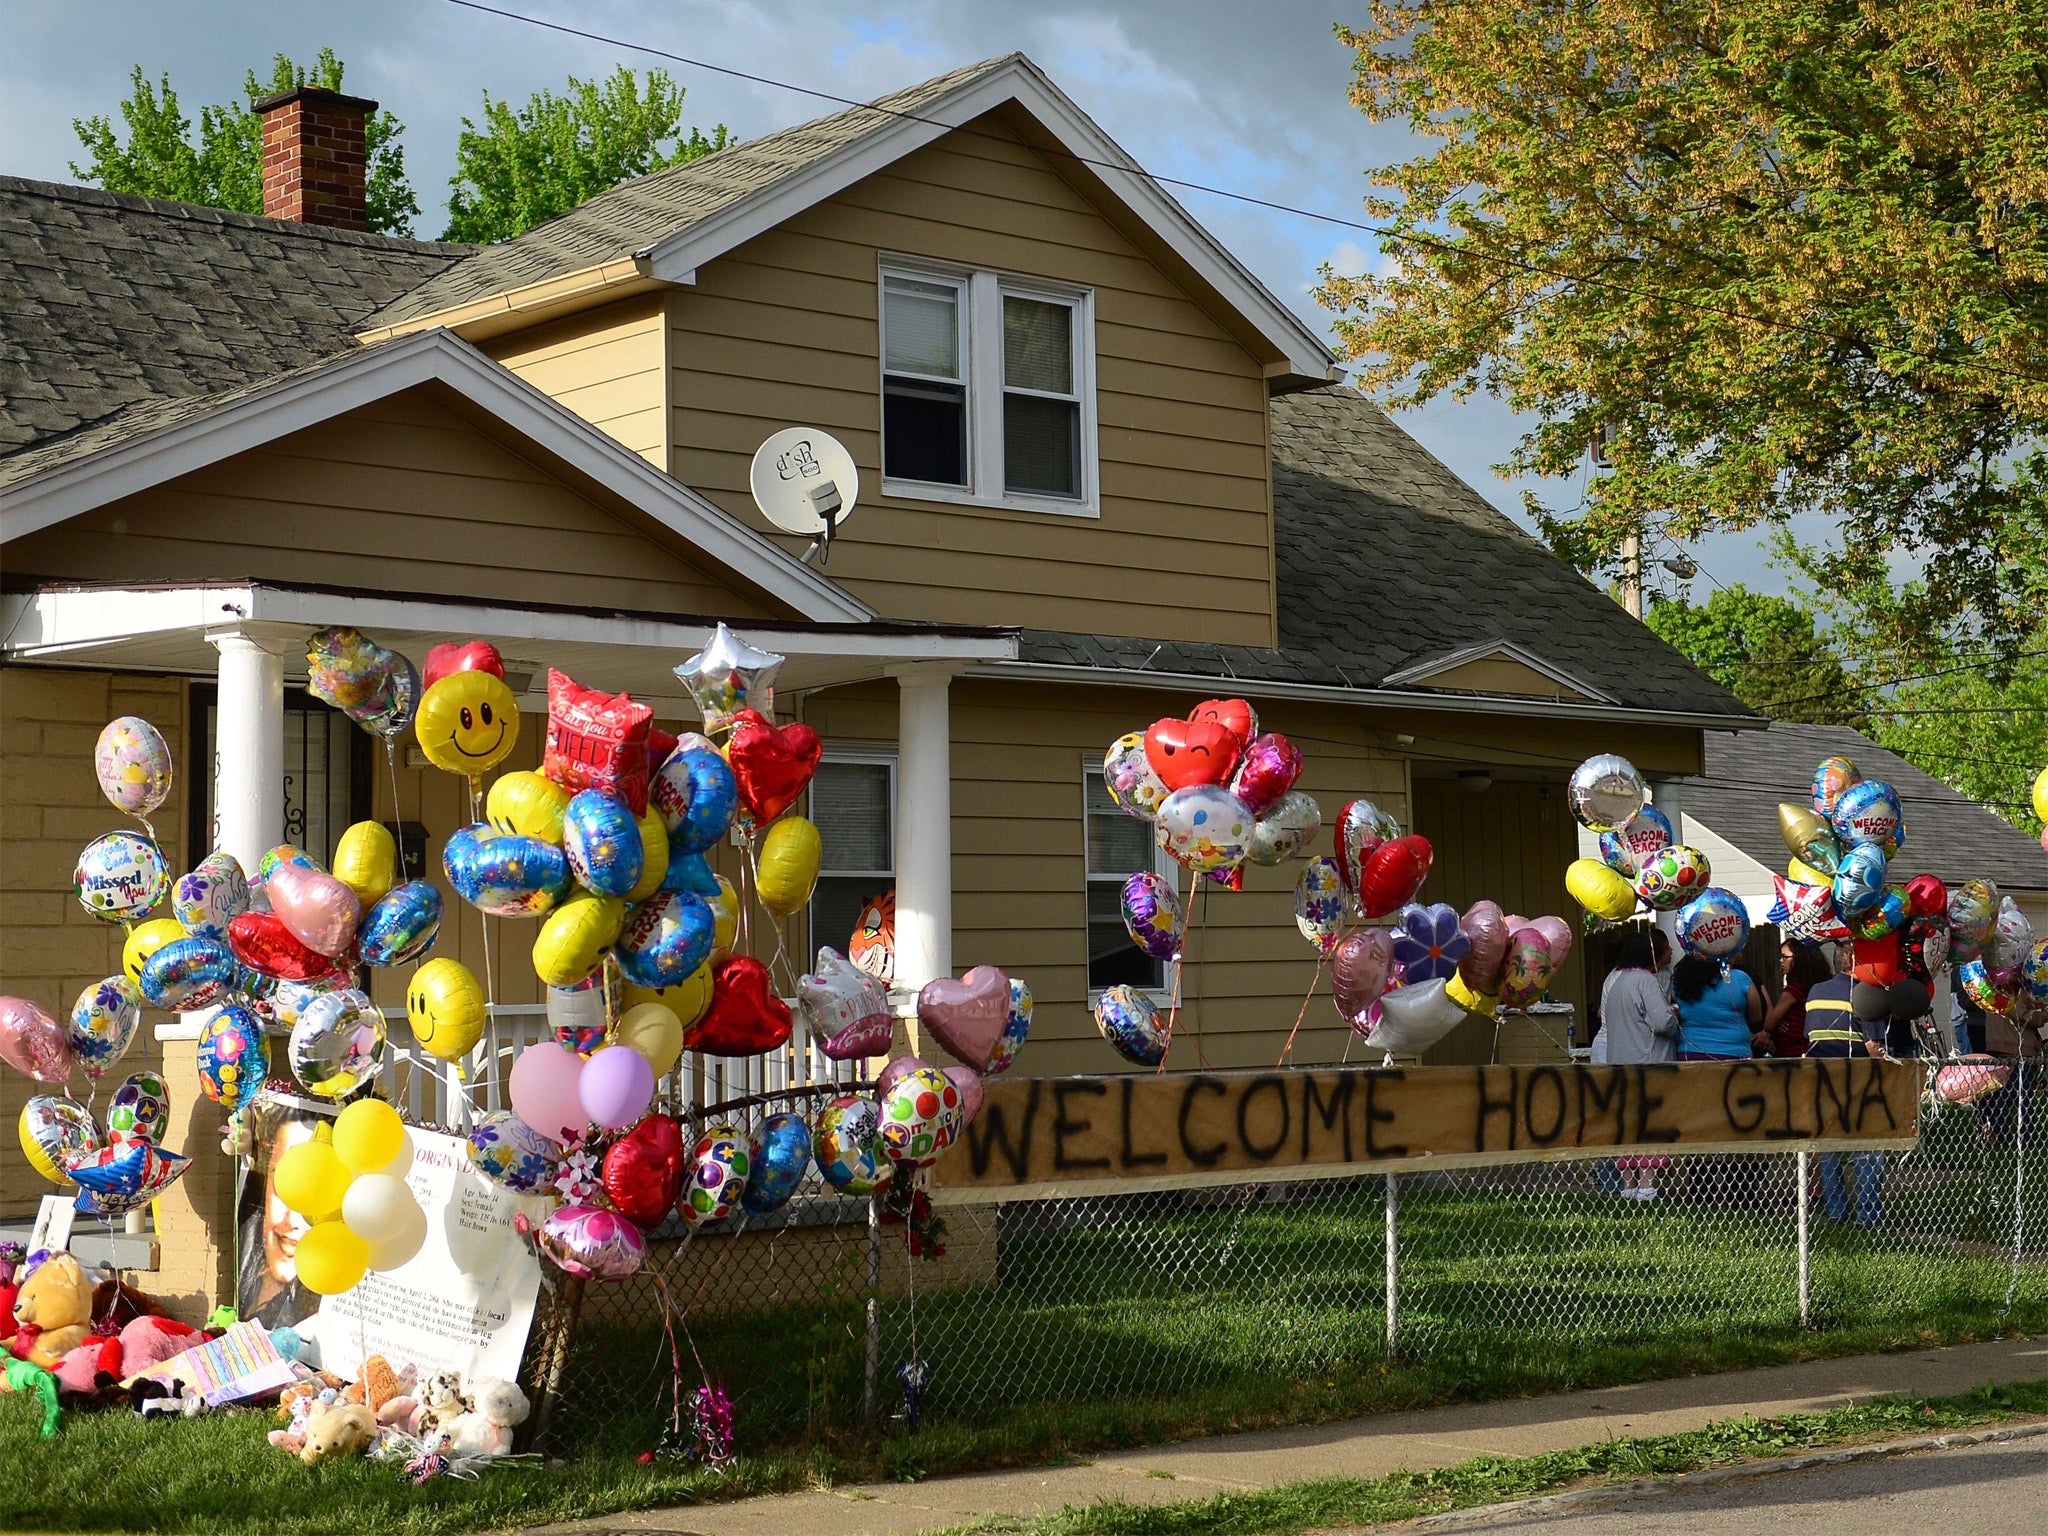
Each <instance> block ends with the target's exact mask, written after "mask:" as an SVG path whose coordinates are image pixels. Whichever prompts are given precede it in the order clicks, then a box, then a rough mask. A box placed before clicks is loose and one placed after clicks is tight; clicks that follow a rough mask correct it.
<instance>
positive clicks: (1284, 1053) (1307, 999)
mask: <svg viewBox="0 0 2048 1536" xmlns="http://www.w3.org/2000/svg"><path fill="white" fill-rule="evenodd" d="M1329 963H1330V955H1329V951H1327V950H1325V951H1324V952H1323V953H1322V955H1321V956H1320V957H1319V958H1318V959H1317V960H1316V973H1315V975H1313V976H1311V977H1310V978H1309V983H1308V991H1307V993H1306V994H1304V995H1303V997H1302V999H1301V1012H1299V1013H1297V1014H1296V1015H1295V1016H1294V1028H1292V1029H1290V1030H1289V1031H1287V1043H1286V1044H1285V1045H1283V1046H1281V1047H1280V1059H1279V1060H1278V1061H1276V1062H1274V1063H1273V1065H1274V1066H1276V1067H1284V1066H1286V1065H1287V1058H1288V1056H1289V1055H1290V1054H1291V1053H1292V1052H1293V1050H1294V1037H1295V1036H1296V1035H1298V1034H1299V1033H1301V1021H1302V1020H1303V1019H1305V1018H1307V1017H1308V1005H1309V1004H1310V1003H1311V1002H1312V1001H1314V999H1315V995H1316V988H1317V987H1319V986H1321V985H1322V983H1323V967H1324V966H1326V965H1328V964H1329Z"/></svg>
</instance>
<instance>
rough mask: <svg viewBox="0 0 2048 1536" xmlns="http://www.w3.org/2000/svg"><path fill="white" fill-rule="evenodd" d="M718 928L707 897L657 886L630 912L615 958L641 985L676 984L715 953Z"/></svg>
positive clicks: (623, 970)
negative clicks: (663, 890)
mask: <svg viewBox="0 0 2048 1536" xmlns="http://www.w3.org/2000/svg"><path fill="white" fill-rule="evenodd" d="M717 931H718V919H717V918H716V917H715V916H714V915H713V913H712V911H711V908H710V906H709V905H708V904H707V903H706V902H705V901H704V899H703V898H702V897H700V896H692V895H689V894H687V893H685V894H682V895H676V896H670V895H666V894H663V893H661V892H656V893H655V894H654V895H653V896H650V897H649V898H648V899H647V900H645V901H643V902H641V903H639V905H637V906H635V907H634V908H633V909H632V911H630V912H628V913H627V914H626V926H625V927H624V928H623V929H621V930H620V932H619V942H618V943H617V944H616V945H614V946H613V948H612V958H613V959H614V960H616V961H617V962H618V966H619V971H620V973H621V974H623V975H624V976H625V978H626V980H628V981H630V982H632V983H633V985H634V986H636V987H672V986H675V985H676V984H677V983H678V982H681V981H683V980H686V979H687V978H688V977H689V976H690V974H691V973H692V972H693V971H695V970H696V969H697V967H698V966H700V965H702V964H703V963H704V962H705V961H706V960H708V959H710V958H711V945H712V941H713V940H714V938H715V937H716V936H717Z"/></svg>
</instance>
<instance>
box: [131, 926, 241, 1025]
mask: <svg viewBox="0 0 2048 1536" xmlns="http://www.w3.org/2000/svg"><path fill="white" fill-rule="evenodd" d="M238 969H239V967H238V966H237V965H236V963H235V956H234V952H233V951H232V950H230V949H229V948H228V947H227V945H225V944H223V943H221V941H220V940H219V939H202V938H197V937H192V936H188V937H186V938H182V939H173V940H171V942H170V943H168V944H166V945H165V946H164V947H163V948H162V949H159V950H158V951H157V952H156V953H155V954H153V955H151V956H150V957H149V959H148V960H146V961H144V962H143V966H142V995H143V996H144V997H146V998H147V999H149V1001H150V1003H151V1005H152V1006H154V1007H157V1008H163V1009H167V1010H169V1011H170V1012H172V1013H188V1012H191V1011H193V1010H195V1009H199V1008H211V1007H212V1006H213V1005H214V1004H215V1003H217V1002H219V1001H220V1000H221V999H222V998H224V997H226V996H227V995H228V992H229V991H230V989H232V988H233V986H234V984H235V974H236V972H237V970H238Z"/></svg>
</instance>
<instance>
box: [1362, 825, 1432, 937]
mask: <svg viewBox="0 0 2048 1536" xmlns="http://www.w3.org/2000/svg"><path fill="white" fill-rule="evenodd" d="M1431 857H1432V854H1431V850H1430V846H1429V839H1428V838H1426V837H1422V836H1419V835H1418V834H1416V833H1412V832H1411V833H1409V834H1408V836H1406V837H1397V838H1395V839H1394V840H1393V841H1392V842H1390V843H1382V844H1381V845H1380V846H1379V847H1377V848H1375V849H1373V851H1372V853H1371V855H1370V856H1369V857H1368V858H1367V859H1366V861H1365V866H1364V868H1363V869H1361V870H1360V871H1359V876H1358V886H1357V896H1358V905H1359V909H1360V910H1361V911H1362V912H1364V914H1365V915H1366V916H1367V917H1369V918H1371V917H1385V916H1386V915H1387V914H1388V913H1389V912H1391V911H1393V910H1394V909H1395V908H1396V907H1401V906H1406V905H1407V904H1408V903H1409V902H1411V901H1413V900H1414V899H1415V893H1416V892H1417V891H1419V890H1421V889H1422V882H1423V881H1424V880H1426V879H1428V878H1429V862H1430V859H1431Z"/></svg>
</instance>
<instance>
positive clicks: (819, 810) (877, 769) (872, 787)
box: [806, 754, 896, 969]
mask: <svg viewBox="0 0 2048 1536" xmlns="http://www.w3.org/2000/svg"><path fill="white" fill-rule="evenodd" d="M811 820H812V821H814V822H815V823H817V827H818V838H819V841H820V843H821V844H822V845H823V852H822V853H821V855H820V857H819V860H818V888H817V890H816V892H815V893H814V894H813V895H812V897H811V933H810V953H811V955H812V956H815V955H816V953H817V951H818V948H819V947H820V946H821V945H826V944H829V945H831V946H832V948H834V949H836V950H838V951H839V952H840V953H841V954H842V955H843V954H849V953H851V951H852V948H853V943H852V940H853V932H854V927H855V925H856V924H857V923H858V922H859V920H860V914H861V909H862V908H863V907H865V906H866V905H867V904H868V903H869V902H870V901H872V900H874V899H876V898H878V897H883V896H887V895H889V894H891V893H892V892H893V891H894V889H895V886H896V762H895V759H894V758H891V757H886V756H882V755H880V754H876V755H873V756H858V755H853V754H827V755H826V756H825V757H824V759H823V760H821V761H820V762H819V764H818V771H817V773H816V774H815V775H814V776H813V777H812V779H811ZM808 968H809V967H808V966H806V969H808Z"/></svg>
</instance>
